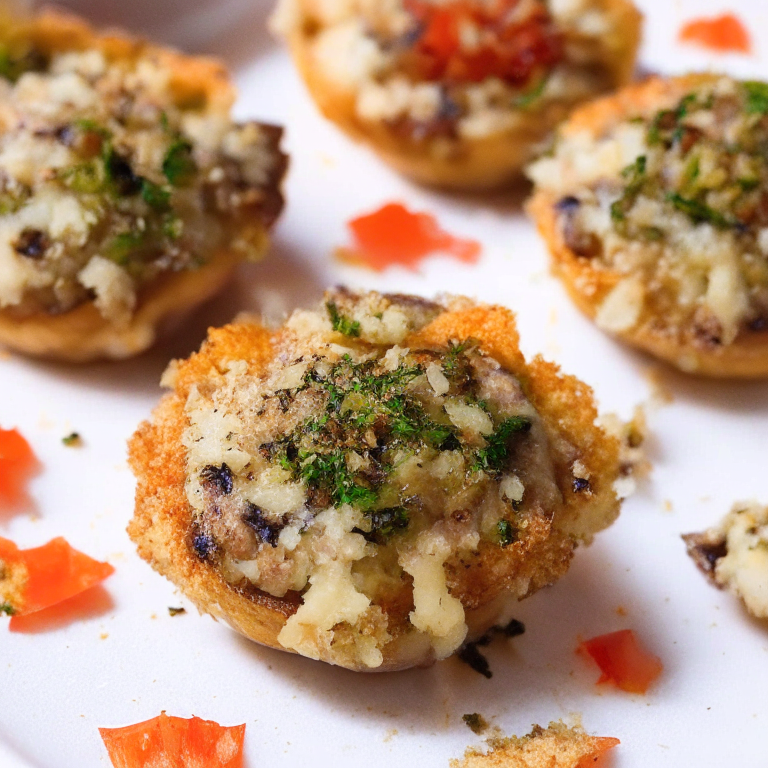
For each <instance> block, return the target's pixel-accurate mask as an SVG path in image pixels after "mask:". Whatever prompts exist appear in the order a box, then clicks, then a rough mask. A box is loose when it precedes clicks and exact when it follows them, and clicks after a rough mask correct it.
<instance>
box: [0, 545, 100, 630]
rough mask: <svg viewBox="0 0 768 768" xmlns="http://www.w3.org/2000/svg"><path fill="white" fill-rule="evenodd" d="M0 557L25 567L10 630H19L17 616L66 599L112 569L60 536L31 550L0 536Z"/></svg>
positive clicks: (83, 589)
mask: <svg viewBox="0 0 768 768" xmlns="http://www.w3.org/2000/svg"><path fill="white" fill-rule="evenodd" d="M0 560H3V561H4V562H8V563H14V564H16V563H18V564H21V566H23V568H24V569H25V570H26V579H25V585H24V589H23V594H22V596H21V600H20V602H21V605H14V608H15V609H16V613H15V615H14V616H13V617H12V618H11V622H10V625H9V629H10V630H11V631H14V630H16V629H21V622H20V621H19V620H20V618H21V617H23V616H28V615H29V614H32V613H37V612H38V611H42V610H44V609H46V608H50V607H51V606H52V605H57V604H58V603H62V602H64V601H65V600H69V598H71V597H74V596H75V595H79V594H80V593H82V592H85V591H86V590H88V589H91V587H95V586H96V585H97V584H100V583H101V582H102V581H104V579H106V578H107V576H110V575H111V574H113V573H114V572H115V569H114V568H113V567H112V566H111V565H110V564H109V563H101V562H99V561H98V560H94V559H93V558H91V557H88V555H84V554H83V553H82V552H78V551H77V550H76V549H73V548H72V547H71V546H70V545H69V543H68V542H67V541H66V540H65V539H63V538H61V537H59V538H56V539H52V540H51V541H49V542H48V543H47V544H44V545H43V546H42V547H35V548H33V549H19V548H18V547H17V546H16V545H15V544H14V543H13V542H12V541H9V540H8V539H2V538H0Z"/></svg>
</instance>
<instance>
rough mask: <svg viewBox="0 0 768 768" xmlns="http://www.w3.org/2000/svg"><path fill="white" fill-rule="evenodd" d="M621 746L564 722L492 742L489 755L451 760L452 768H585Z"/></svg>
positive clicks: (469, 754) (477, 753) (472, 753)
mask: <svg viewBox="0 0 768 768" xmlns="http://www.w3.org/2000/svg"><path fill="white" fill-rule="evenodd" d="M618 743H619V740H618V739H614V738H602V737H598V736H589V735H588V734H586V733H585V732H584V731H583V730H582V729H581V728H578V727H575V728H568V727H567V726H566V725H564V724H563V723H562V722H557V723H550V724H549V727H548V728H546V729H545V728H542V727H541V726H539V725H534V726H533V730H532V731H531V732H530V733H529V734H528V735H527V736H523V737H522V738H517V737H516V736H512V737H511V738H508V739H505V738H500V739H489V740H488V746H489V748H490V749H489V750H488V751H487V752H481V751H479V750H477V749H473V748H470V749H468V750H467V751H466V752H465V753H464V758H463V759H462V760H451V768H586V766H587V765H589V764H590V763H593V762H595V761H597V759H598V758H599V757H600V755H602V754H603V753H604V752H607V751H608V750H609V749H612V748H613V747H615V746H616V745H617V744H618Z"/></svg>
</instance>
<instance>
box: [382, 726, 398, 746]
mask: <svg viewBox="0 0 768 768" xmlns="http://www.w3.org/2000/svg"><path fill="white" fill-rule="evenodd" d="M395 736H397V728H390V729H389V730H388V731H387V735H386V736H385V737H384V742H385V743H386V742H388V741H392V739H393V738H394V737H395Z"/></svg>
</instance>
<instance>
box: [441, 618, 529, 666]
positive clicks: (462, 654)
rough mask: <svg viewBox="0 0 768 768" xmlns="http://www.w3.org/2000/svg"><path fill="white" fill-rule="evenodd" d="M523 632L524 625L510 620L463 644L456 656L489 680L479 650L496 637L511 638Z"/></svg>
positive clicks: (485, 662)
mask: <svg viewBox="0 0 768 768" xmlns="http://www.w3.org/2000/svg"><path fill="white" fill-rule="evenodd" d="M524 632H525V624H523V622H522V621H518V620H517V619H512V620H511V621H509V622H508V623H507V624H505V625H504V626H498V625H497V626H494V627H491V628H490V629H489V630H488V631H487V632H486V633H485V634H484V635H483V636H482V637H479V638H478V639H477V640H474V641H472V642H471V643H464V645H462V646H461V648H460V649H459V651H458V653H457V654H456V655H457V656H458V658H459V660H460V661H463V662H464V663H465V664H467V665H469V666H470V667H472V669H474V670H475V672H479V673H480V674H481V675H482V676H483V677H485V678H488V679H489V680H490V679H491V678H492V677H493V672H491V667H490V664H489V663H488V659H486V658H485V656H484V655H483V654H482V653H481V651H480V650H479V648H480V647H481V646H482V647H485V646H486V645H489V644H490V643H491V641H492V640H493V639H494V638H495V637H497V636H498V635H502V636H503V637H507V638H511V637H517V636H518V635H522V634H523V633H524Z"/></svg>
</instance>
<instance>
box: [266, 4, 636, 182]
mask: <svg viewBox="0 0 768 768" xmlns="http://www.w3.org/2000/svg"><path fill="white" fill-rule="evenodd" d="M273 25H274V28H275V30H276V31H277V32H278V33H279V34H281V35H283V36H284V37H285V38H286V40H287V41H288V43H289V45H290V48H291V52H292V54H293V57H294V59H295V61H296V64H297V66H298V68H299V70H300V71H301V74H302V75H303V77H304V80H305V81H306V84H307V87H308V88H309V91H310V93H311V95H312V97H313V98H314V99H315V101H316V102H317V105H318V107H319V108H320V110H321V112H322V113H323V114H324V115H325V116H326V117H327V118H328V119H330V120H332V121H333V122H335V123H336V124H337V125H338V126H339V127H341V128H342V129H343V130H344V131H346V132H347V133H348V134H349V135H351V136H352V137H353V138H355V139H358V140H361V141H364V142H366V143H367V144H369V145H370V146H371V147H373V149H375V150H376V151H377V152H378V153H379V154H380V155H381V157H382V158H383V159H384V160H386V161H387V162H388V163H390V164H391V165H392V166H394V167H395V168H396V169H397V170H398V171H400V172H401V173H404V174H406V175H408V176H411V177H412V178H414V179H416V180H417V181H420V182H422V183H426V184H433V185H437V186H440V187H446V188H453V189H486V188H491V187H496V186H499V185H501V184H505V183H507V182H509V181H511V180H513V179H515V178H516V177H518V176H519V175H520V172H521V170H522V168H523V166H524V165H525V164H526V163H527V162H528V161H529V160H530V159H531V158H532V156H533V152H534V150H535V148H536V145H537V144H538V143H539V142H541V141H542V140H543V139H545V138H546V137H547V136H548V134H549V133H550V131H551V130H552V129H553V128H554V127H555V126H556V125H557V123H558V122H560V120H562V119H563V118H564V117H565V116H566V115H567V114H568V112H569V111H570V110H571V109H572V108H573V106H574V105H576V104H578V103H580V102H582V101H585V100H587V99H589V98H592V97H594V96H596V95H598V94H601V93H605V92H608V91H610V90H611V89H613V88H616V87H618V86H621V85H623V84H625V83H627V82H628V81H629V79H630V78H631V76H632V73H633V70H634V65H635V55H636V52H637V48H638V45H639V41H640V25H641V16H640V13H639V12H638V11H637V9H636V8H635V7H634V5H632V3H631V2H629V0H575V1H574V2H567V3H562V2H550V1H548V0H448V2H438V1H437V0H391V2H386V3H380V2H371V0H354V1H353V2H343V1H342V0H330V1H329V2H318V0H280V4H279V5H278V10H277V13H276V14H275V17H274V19H273Z"/></svg>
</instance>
